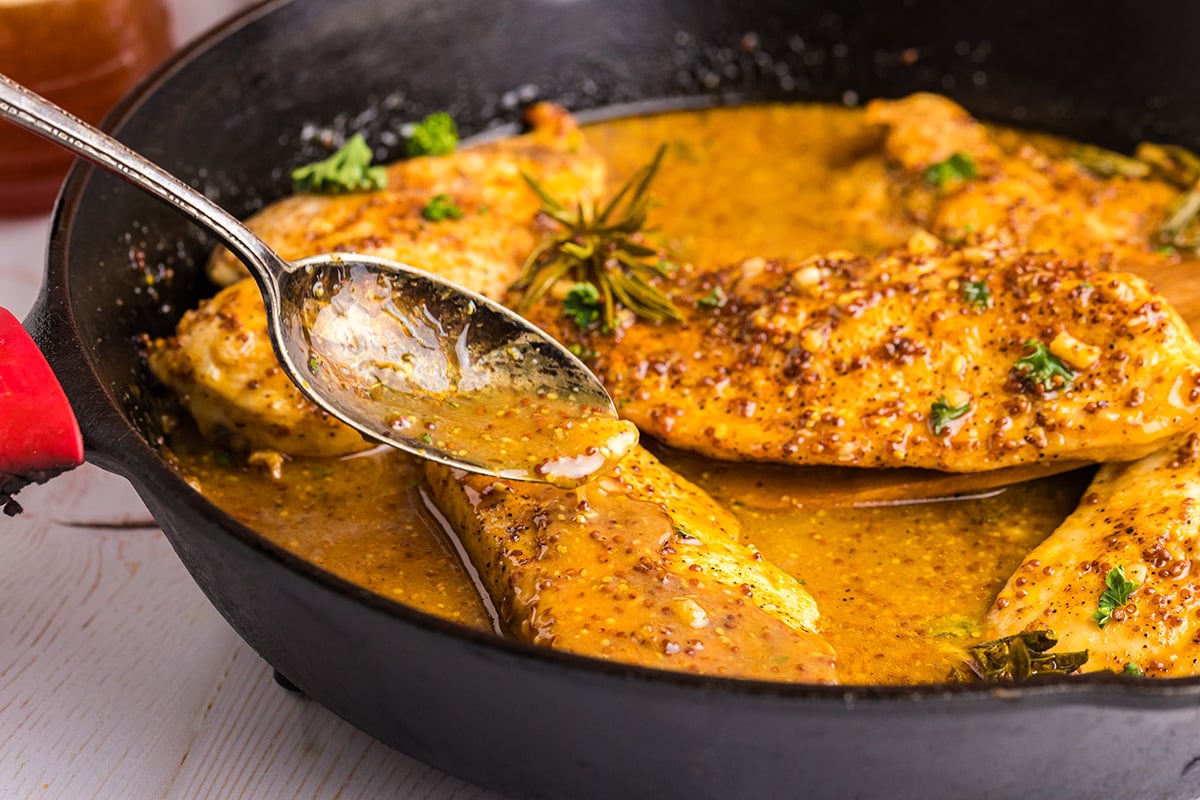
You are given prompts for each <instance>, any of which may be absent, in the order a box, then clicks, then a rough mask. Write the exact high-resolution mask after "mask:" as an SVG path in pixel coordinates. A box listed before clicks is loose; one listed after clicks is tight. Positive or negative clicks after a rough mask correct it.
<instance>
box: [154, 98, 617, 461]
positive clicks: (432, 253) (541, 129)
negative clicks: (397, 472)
mask: <svg viewBox="0 0 1200 800" xmlns="http://www.w3.org/2000/svg"><path fill="white" fill-rule="evenodd" d="M529 117H530V121H531V122H532V123H533V125H534V129H533V131H532V132H531V133H529V134H527V135H525V136H519V137H515V138H512V139H505V140H502V141H498V142H494V143H489V144H483V145H480V146H478V147H474V148H469V149H465V150H462V151H459V152H456V153H453V154H451V155H448V156H436V157H434V156H431V157H424V158H416V159H411V160H408V161H402V162H399V163H397V164H394V165H392V166H390V167H388V168H387V169H388V189H387V190H386V191H379V192H369V193H359V194H351V195H339V196H335V197H324V196H315V195H297V196H295V197H289V198H287V199H285V200H282V201H280V202H279V203H276V204H274V205H272V206H270V207H268V208H267V209H265V210H264V211H262V212H261V213H260V214H259V215H258V216H256V217H254V218H253V219H252V220H250V222H249V225H250V227H251V228H253V229H255V230H256V231H257V232H258V233H260V234H261V235H262V236H264V237H265V238H266V239H267V241H268V242H269V243H270V244H271V245H272V246H274V247H275V248H276V249H277V250H278V251H279V252H280V253H281V254H282V255H283V256H284V257H285V258H293V257H301V256H305V255H312V254H314V253H319V252H328V251H334V250H342V251H357V252H362V253H370V254H374V255H380V256H384V257H387V258H393V259H397V260H400V261H405V262H408V263H411V264H414V265H418V266H420V267H422V268H423V269H426V270H428V271H430V272H434V273H437V274H439V275H442V276H445V277H447V278H449V279H451V280H454V281H459V282H464V283H466V284H467V285H469V286H470V287H471V288H472V289H474V290H476V291H478V292H481V293H482V294H485V295H490V296H492V297H498V296H499V295H500V294H502V292H503V290H504V289H505V288H506V287H507V286H508V284H509V283H511V282H512V280H513V279H514V277H515V276H516V274H517V272H518V271H519V270H520V267H521V264H522V262H523V260H524V259H525V257H526V255H527V254H528V252H529V251H530V250H532V249H533V246H534V244H535V242H536V240H537V237H538V236H539V235H540V234H539V230H538V227H539V223H538V221H537V209H538V201H537V197H536V195H534V194H533V192H531V191H530V190H529V188H528V187H527V186H526V185H525V182H524V181H523V179H522V178H521V176H520V172H521V171H525V172H527V173H528V174H530V175H531V176H533V177H535V178H536V179H537V180H538V181H541V182H543V183H544V184H546V185H548V186H555V187H558V188H557V190H559V191H563V192H565V193H570V194H572V195H575V194H579V195H581V196H584V197H587V196H589V195H590V194H592V193H595V192H598V191H599V190H600V189H601V187H602V186H603V182H604V175H605V168H604V163H603V162H602V161H601V160H600V159H599V158H598V157H597V156H596V155H595V154H594V153H592V151H591V150H590V149H589V148H588V146H587V143H586V142H585V141H584V139H583V137H582V134H581V133H580V132H579V129H578V128H577V127H576V125H575V122H574V120H573V119H572V118H571V116H570V115H568V114H567V113H566V112H565V111H564V110H563V109H562V108H560V107H558V106H554V105H550V104H540V105H537V106H534V107H533V108H532V109H531V111H530V114H529ZM438 194H446V195H448V196H449V197H450V198H451V200H452V202H453V203H454V204H456V205H457V207H458V208H459V209H460V210H461V211H462V212H463V216H462V218H461V219H447V220H444V221H441V222H430V221H428V220H426V219H425V218H424V216H423V215H422V211H423V209H424V207H425V206H426V204H427V203H428V202H429V201H430V200H431V198H433V197H434V196H436V195H438ZM210 273H211V275H212V276H213V278H214V279H215V280H217V281H218V282H221V283H227V282H230V281H238V282H236V283H233V284H232V285H231V286H229V287H228V288H226V289H225V290H223V291H222V292H221V293H219V294H218V295H217V296H216V297H214V298H212V299H210V300H207V301H205V302H203V303H201V305H200V307H199V308H198V309H197V310H195V311H191V312H188V313H187V314H185V315H184V317H183V319H182V320H181V321H180V324H179V327H178V330H177V332H176V335H175V336H174V337H171V338H168V339H160V340H157V341H154V342H151V343H150V345H149V348H148V350H149V365H150V369H151V371H152V372H153V373H154V374H155V376H156V377H157V378H158V379H159V380H161V381H162V382H163V383H165V384H166V385H167V386H169V387H171V388H172V389H173V390H175V392H176V393H177V394H178V395H179V397H180V399H181V400H182V402H183V404H184V405H185V406H186V407H187V409H188V410H189V411H190V412H191V414H192V416H193V417H194V418H195V420H196V422H197V424H198V425H199V427H200V430H201V432H202V433H203V434H204V435H205V436H206V437H207V438H209V439H211V440H213V441H216V442H220V443H222V444H224V445H225V446H228V447H231V448H233V449H235V450H248V451H271V452H275V453H284V454H287V455H293V456H339V455H345V454H347V453H353V452H357V451H361V450H365V449H368V448H370V447H373V446H374V444H373V443H371V442H368V441H366V440H364V439H363V438H362V436H360V435H359V434H358V433H356V432H355V431H353V430H352V429H350V428H349V427H347V426H345V425H343V424H342V423H340V422H338V421H337V420H335V419H333V418H332V417H329V416H328V415H327V414H326V413H325V412H324V411H322V410H320V409H319V408H318V407H317V406H316V405H315V404H314V403H312V402H311V401H309V400H308V399H307V398H305V397H304V395H303V394H301V392H300V391H299V390H298V389H297V388H296V387H295V386H294V385H292V383H291V381H289V380H288V378H287V377H286V376H285V375H284V374H283V372H282V371H281V370H280V368H279V366H278V364H277V362H276V359H275V354H274V352H273V351H272V349H271V345H270V340H269V338H268V336H267V329H266V316H265V314H264V313H263V309H262V300H261V298H260V296H259V294H258V290H257V289H256V288H255V286H254V283H253V281H251V280H250V279H249V278H244V277H241V276H243V275H245V271H244V268H243V267H242V266H241V265H240V264H239V263H238V262H237V261H236V260H234V259H233V257H232V256H231V255H230V254H229V253H228V252H226V251H224V250H219V251H218V252H217V253H216V254H215V255H214V257H213V260H212V263H211V264H210Z"/></svg>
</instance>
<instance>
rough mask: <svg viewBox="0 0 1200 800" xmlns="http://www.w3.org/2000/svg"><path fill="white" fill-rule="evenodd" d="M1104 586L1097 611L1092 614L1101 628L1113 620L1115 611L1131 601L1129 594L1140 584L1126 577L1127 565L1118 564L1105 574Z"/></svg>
mask: <svg viewBox="0 0 1200 800" xmlns="http://www.w3.org/2000/svg"><path fill="white" fill-rule="evenodd" d="M1104 587H1105V588H1104V592H1103V593H1101V595H1100V603H1099V605H1098V607H1097V610H1096V613H1095V614H1092V619H1094V620H1096V624H1097V625H1099V626H1100V627H1101V628H1103V627H1104V626H1105V625H1107V624H1108V623H1109V622H1110V621H1111V620H1112V615H1113V612H1114V611H1116V610H1117V609H1118V608H1120V607H1121V606H1123V605H1125V604H1126V603H1128V602H1129V595H1130V594H1131V593H1132V592H1133V590H1134V589H1136V588H1137V587H1138V585H1137V584H1136V583H1134V582H1133V581H1131V580H1129V579H1128V578H1126V577H1125V567H1123V566H1121V565H1120V564H1118V565H1117V566H1115V567H1113V568H1112V569H1110V570H1109V571H1108V574H1107V575H1105V576H1104Z"/></svg>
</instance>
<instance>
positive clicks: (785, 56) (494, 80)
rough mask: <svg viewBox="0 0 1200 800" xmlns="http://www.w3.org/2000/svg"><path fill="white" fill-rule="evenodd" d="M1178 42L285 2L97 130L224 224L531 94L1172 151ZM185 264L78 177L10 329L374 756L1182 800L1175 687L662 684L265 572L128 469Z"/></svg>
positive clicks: (735, 9)
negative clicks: (901, 123) (349, 138)
mask: <svg viewBox="0 0 1200 800" xmlns="http://www.w3.org/2000/svg"><path fill="white" fill-rule="evenodd" d="M1197 42H1200V6H1198V5H1195V4H1191V3H1187V2H1172V3H1155V4H1150V3H1141V4H1134V3H1116V2H1093V3H1088V4H1084V3H1074V2H1060V3H1044V2H1026V1H1025V0H1021V1H1020V2H1008V3H1003V4H992V3H989V4H986V7H985V4H981V3H970V2H921V1H920V0H909V1H908V2H904V3H900V2H869V1H868V0H861V2H856V3H844V4H829V3H826V4H822V3H816V2H781V1H779V0H758V1H756V2H749V1H748V0H739V1H738V2H733V1H732V0H730V1H729V2H718V0H703V1H702V0H453V1H451V0H440V1H437V0H431V1H429V2H402V1H400V0H392V1H391V2H389V1H388V0H343V2H336V3H333V2H322V1H321V0H295V1H294V2H291V3H281V2H270V3H267V4H266V5H263V6H259V7H257V8H256V9H254V10H252V11H251V12H249V13H247V14H245V15H243V16H242V17H240V18H239V19H237V20H235V21H233V22H231V23H229V24H228V25H226V26H225V27H224V28H223V29H222V30H221V31H220V32H219V33H218V34H216V35H213V36H210V37H208V38H207V39H205V40H204V41H202V42H201V43H199V44H198V45H197V46H194V47H192V48H190V49H189V50H187V51H186V52H184V53H182V54H180V55H179V56H177V57H176V58H175V59H174V60H173V61H172V62H171V63H170V64H169V65H168V66H167V67H166V68H164V69H163V70H160V71H159V72H158V73H157V75H156V76H155V77H154V78H153V79H151V80H150V81H149V82H148V83H147V84H145V85H144V86H142V87H141V89H140V90H139V91H138V92H136V93H135V95H134V96H133V97H131V98H129V99H128V100H127V101H126V102H125V103H124V105H123V106H122V108H121V109H119V110H118V111H117V112H116V113H115V114H114V115H113V116H112V118H111V119H110V126H109V127H110V129H112V130H115V131H116V132H117V134H118V135H119V137H120V138H122V139H123V140H124V141H125V142H127V143H128V144H130V145H131V146H133V147H134V148H136V149H139V150H141V151H143V152H145V153H146V154H147V155H149V156H150V157H152V158H154V159H155V160H157V161H158V162H159V163H161V164H163V165H164V166H166V167H167V168H168V169H171V170H173V171H174V172H175V173H176V174H179V175H182V176H184V177H185V178H189V179H191V180H192V181H193V182H194V183H196V184H197V185H200V186H202V187H203V188H204V189H206V190H207V191H209V192H210V193H211V194H212V195H213V196H214V197H216V198H217V199H219V200H220V202H222V203H224V204H225V205H226V206H227V207H228V208H230V209H231V210H233V211H234V212H238V213H242V214H248V213H250V212H252V211H253V210H255V209H256V208H258V207H259V206H260V205H261V204H262V203H264V202H267V201H269V200H272V199H274V198H277V197H279V196H281V195H283V194H285V193H286V192H287V190H288V189H287V180H286V176H287V170H288V168H289V167H291V166H294V165H296V164H299V163H302V162H304V161H306V160H310V159H311V158H312V157H313V156H314V155H317V154H318V153H319V152H321V150H320V148H319V147H318V146H317V145H315V144H312V143H310V142H308V141H307V140H306V139H305V138H304V136H303V135H302V133H303V132H304V131H305V130H306V126H313V125H315V126H318V127H320V126H329V127H333V128H337V129H343V130H350V129H357V130H363V131H365V132H366V133H367V135H368V138H369V139H370V140H371V141H373V142H383V143H388V142H391V143H392V144H391V145H389V146H390V148H391V149H390V153H389V154H390V155H392V156H398V155H399V151H398V149H397V147H396V146H395V143H396V142H398V138H397V137H396V135H395V134H396V132H397V130H398V128H399V126H400V125H401V124H402V123H403V122H405V121H409V120H413V119H416V118H419V117H420V116H421V115H423V114H425V113H428V112H430V111H433V110H436V109H448V110H449V111H450V112H452V113H453V114H454V116H455V117H456V118H457V119H458V120H459V122H460V124H461V126H462V127H463V128H464V130H465V131H467V132H469V133H480V132H484V131H485V130H487V129H489V128H491V127H493V126H498V125H504V124H508V123H511V122H512V121H514V120H515V119H517V117H518V115H519V106H520V105H521V104H522V103H523V102H527V101H529V100H532V99H534V98H550V99H556V100H558V101H560V102H562V103H564V104H566V105H567V106H568V107H570V108H572V109H575V110H580V111H586V110H591V109H604V108H612V107H614V106H626V107H631V108H634V109H636V110H639V111H646V110H652V109H662V108H668V107H676V106H680V105H684V106H686V105H693V106H694V105H702V104H715V103H734V102H742V101H746V100H823V101H834V102H845V103H857V102H862V101H864V100H866V99H868V98H871V97H876V96H896V95H902V94H905V93H907V92H912V91H916V90H932V91H939V92H943V93H946V94H948V95H950V96H951V97H954V98H955V99H957V100H959V101H960V102H962V103H964V104H965V105H967V106H968V107H969V108H970V109H971V110H972V111H974V112H975V113H977V114H980V115H982V116H985V117H988V118H991V119H995V120H1000V121H1005V122H1012V123H1016V124H1019V125H1026V126H1030V127H1033V128H1037V129H1041V130H1047V131H1053V132H1058V133H1065V134H1068V135H1070V136H1074V137H1077V138H1081V139H1086V140H1090V141H1095V142H1099V143H1102V144H1106V145H1110V146H1115V147H1129V146H1131V145H1132V144H1133V143H1134V142H1136V141H1138V140H1141V139H1157V140H1164V141H1171V142H1177V143H1180V144H1184V145H1187V146H1190V147H1192V148H1196V149H1200V79H1197V77H1196V75H1197V72H1196V67H1195V56H1196V49H1197V48H1196V45H1197ZM630 104H632V106H630ZM310 130H311V127H310ZM210 246H211V243H210V242H208V241H207V240H206V239H205V238H204V237H203V236H202V235H201V234H200V233H199V232H198V231H197V230H196V229H194V228H192V227H190V226H189V225H188V224H187V223H185V222H183V221H182V220H181V218H180V217H179V216H177V215H176V214H174V213H173V212H171V211H169V210H168V209H166V208H164V207H161V206H159V205H157V204H156V203H155V202H154V201H153V200H150V199H148V198H146V197H145V196H144V195H142V194H141V193H140V192H137V191H135V190H133V189H131V188H128V187H126V186H124V185H122V184H121V183H120V182H119V181H117V180H116V179H114V178H111V177H109V176H108V175H105V174H99V173H97V172H95V171H93V170H91V169H88V168H85V167H77V168H76V169H75V170H74V171H73V172H72V174H71V176H70V179H69V180H68V183H67V186H66V189H65V191H64V194H63V196H62V198H61V200H60V202H59V206H58V210H57V214H56V219H55V223H54V234H53V240H52V243H51V248H50V257H49V266H48V271H47V279H46V286H45V289H44V291H43V293H42V295H41V298H40V300H39V302H38V305H37V307H36V308H35V310H34V311H33V312H32V314H31V316H30V318H29V320H28V322H27V324H28V326H29V327H30V328H31V330H32V332H33V333H34V335H35V337H36V338H37V340H38V341H39V343H40V345H41V346H42V348H43V349H44V350H45V352H46V353H47V355H48V357H49V359H50V361H51V363H52V365H53V367H54V368H55V370H56V371H57V373H58V375H59V377H60V378H61V379H62V382H63V384H64V385H65V386H66V388H67V391H68V394H69V396H70V399H71V401H72V404H73V406H74V409H75V411H76V413H77V415H78V417H79V419H80V421H81V424H82V427H83V430H84V434H85V440H86V443H87V449H88V458H89V459H90V460H91V461H93V462H94V463H96V464H99V465H101V466H102V467H105V468H107V469H110V470H113V471H115V472H118V473H120V474H122V475H124V476H126V477H128V478H129V480H130V481H131V482H132V483H133V484H134V486H136V487H137V489H138V491H139V492H140V493H141V495H142V497H143V498H144V499H145V502H146V504H147V505H148V506H149V507H150V509H151V511H152V512H153V513H154V515H155V517H156V519H157V520H158V521H159V523H160V524H161V525H162V528H163V530H164V531H165V532H166V534H167V536H168V537H169V538H170V540H171V542H172V544H173V545H174V547H175V549H176V550H177V551H178V553H179V555H180V557H181V558H182V559H183V561H184V562H185V564H186V565H187V567H188V569H189V570H190V571H191V572H192V574H193V575H194V576H195V579H196V581H197V582H198V583H199V584H200V586H201V587H202V588H203V589H204V591H205V592H206V594H207V595H208V597H209V598H210V599H211V600H212V602H213V603H214V604H215V605H216V607H217V608H218V609H219V610H220V611H221V613H222V614H224V615H225V617H226V618H227V619H228V620H229V621H230V623H231V624H232V625H233V626H234V627H235V628H236V629H237V630H238V632H239V633H240V634H241V635H242V636H243V637H244V638H245V639H246V641H248V642H249V643H250V644H251V645H252V646H253V647H254V648H255V649H256V650H257V651H258V652H259V653H261V654H262V656H263V658H265V659H266V660H267V661H268V662H269V663H270V664H271V665H272V666H274V667H275V668H276V669H277V670H278V671H279V672H280V673H281V674H282V675H284V676H286V678H287V679H288V680H290V681H291V682H292V683H294V684H295V685H296V686H298V687H299V688H300V689H302V690H303V691H304V692H306V693H307V694H308V695H310V696H311V697H313V698H315V699H316V700H317V701H319V702H320V703H322V704H324V705H325V706H327V707H329V708H330V709H332V710H333V711H334V712H336V713H337V714H339V715H341V716H343V717H345V718H346V719H347V720H349V721H351V722H353V723H354V724H355V725H358V726H359V727H361V728H362V729H364V730H366V731H368V732H369V733H371V734H372V735H374V736H376V737H378V738H380V739H382V740H383V741H385V742H387V743H389V744H391V745H394V746H395V747H397V748H399V749H401V750H403V751H405V752H407V753H409V754H410V755H413V756H415V757H416V758H419V759H421V760H423V761H426V762H428V763H430V764H433V765H435V766H437V767H440V768H442V769H444V770H446V771H448V772H451V773H454V774H455V775H459V776H461V777H463V778H466V779H467V780H470V781H474V782H476V783H479V784H482V785H486V786H490V787H495V788H498V789H500V790H502V791H507V792H510V793H512V794H515V795H520V796H541V797H598V798H599V797H604V798H611V797H640V796H657V797H689V798H690V797H716V798H734V797H747V798H765V797H784V796H804V797H813V798H822V797H828V798H849V797H874V796H879V797H888V798H908V797H912V798H933V797H946V798H983V797H1043V796H1045V797H1056V798H1068V797H1078V798H1099V797H1108V798H1126V797H1134V796H1137V797H1145V798H1194V797H1196V796H1197V795H1198V794H1200V679H1187V680H1173V681H1161V682H1140V681H1126V680H1119V679H1117V678H1115V677H1103V676H1099V677H1095V676H1094V677H1089V678H1084V679H1070V680H1057V681H1053V682H1048V683H1040V684H1036V685H1026V686H1020V687H1013V686H1007V687H1001V688H996V687H983V686H969V687H961V686H960V687H921V688H901V687H883V688H872V687H853V688H827V687H808V686H793V685H775V684H767V683H753V682H734V681H729V680H718V679H712V678H699V677H693V676H685V675H675V674H667V673H659V672H654V671H648V670H644V669H637V668H630V667H624V666H621V665H618V664H608V663H601V662H596V661H590V660H586V659H582V658H576V657H572V656H570V655H565V654H561V653H555V652H549V651H546V650H540V649H534V648H532V647H527V646H523V645H521V644H517V643H514V642H511V641H502V640H500V639H498V638H496V637H493V636H489V635H485V634H482V633H477V632H474V631H470V630H465V629H462V628H459V627H456V626H455V625H452V624H450V623H447V622H443V621H441V620H437V619H432V618H430V617H427V616H425V615H422V614H419V613H417V612H414V611H411V610H409V609H407V608H405V607H404V606H402V605H399V604H396V603H393V602H390V601H388V600H385V599H383V598H380V597H376V596H373V595H369V594H367V593H366V592H363V591H361V590H359V589H357V588H355V587H353V586H351V585H349V584H347V583H346V582H344V581H341V580H338V579H337V578H334V577H332V576H330V575H328V574H326V573H324V572H322V571H321V570H319V569H317V568H316V567H313V566H311V565H309V564H306V563H304V562H301V561H300V560H299V559H297V558H294V557H292V556H290V555H288V554H287V553H285V552H283V551H281V550H280V549H279V548H277V547H275V546H273V545H271V544H269V543H268V542H266V541H264V540H263V539H261V538H260V537H259V536H258V535H256V534H255V533H254V532H253V531H251V530H249V529H247V528H246V527H244V526H242V525H240V524H238V523H237V522H235V521H234V520H232V519H231V518H230V517H229V516H227V515H226V514H224V513H222V512H221V511H220V510H219V509H217V508H215V507H214V506H212V505H211V504H209V503H208V502H207V501H206V500H204V498H202V497H201V496H200V495H198V494H197V493H196V492H194V491H193V490H192V489H191V488H189V486H188V485H187V484H186V483H185V482H184V481H183V480H182V479H181V478H180V476H179V475H178V474H176V473H175V472H174V471H173V470H172V469H171V468H170V466H168V464H167V462H166V461H164V460H163V458H161V457H160V456H159V454H158V452H157V451H156V444H157V442H158V441H159V438H160V432H159V430H158V428H157V423H156V422H155V419H156V413H155V411H156V408H155V401H154V399H153V392H152V391H150V390H149V389H148V387H147V379H146V371H145V369H144V368H143V366H142V362H141V359H140V357H139V347H138V344H137V339H138V336H139V335H140V334H142V333H145V332H148V333H150V334H152V335H159V334H165V333H167V332H168V331H170V330H171V329H172V327H173V325H174V323H175V320H176V319H177V318H178V316H179V315H180V313H181V312H182V311H183V310H184V309H186V308H189V307H191V306H193V305H194V304H195V303H196V301H197V300H198V298H200V297H202V296H204V295H206V294H209V293H211V291H212V287H211V286H209V285H208V284H207V283H206V281H205V278H204V276H203V271H202V268H201V267H202V264H203V261H204V258H205V253H206V251H207V249H208V248H209V247H210ZM138 250H140V251H143V252H144V253H145V256H146V257H145V263H146V264H147V265H149V266H148V267H147V269H149V270H150V271H151V272H152V273H153V276H154V278H155V280H154V282H153V285H147V281H146V274H145V271H144V270H143V269H141V268H139V266H138V258H136V257H135V255H134V252H135V251H138Z"/></svg>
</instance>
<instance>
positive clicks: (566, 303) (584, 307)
mask: <svg viewBox="0 0 1200 800" xmlns="http://www.w3.org/2000/svg"><path fill="white" fill-rule="evenodd" d="M563 316H564V317H566V318H567V319H570V320H574V321H575V324H576V325H578V326H579V327H580V328H586V327H588V326H589V325H591V324H592V323H593V322H595V321H596V320H598V319H600V292H599V290H597V289H596V287H595V286H593V285H592V284H590V283H586V282H584V283H577V284H575V285H574V286H572V287H571V290H570V291H569V292H567V296H566V299H564V300H563Z"/></svg>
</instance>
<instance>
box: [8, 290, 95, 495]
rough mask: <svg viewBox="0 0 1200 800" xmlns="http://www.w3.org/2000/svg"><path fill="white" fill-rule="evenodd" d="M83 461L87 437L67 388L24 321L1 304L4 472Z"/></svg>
mask: <svg viewBox="0 0 1200 800" xmlns="http://www.w3.org/2000/svg"><path fill="white" fill-rule="evenodd" d="M81 463H83V436H82V435H81V434H80V433H79V424H78V423H77V422H76V421H75V414H74V413H73V412H72V411H71V404H70V403H69V402H68V401H67V396H66V395H65V394H63V390H62V386H61V385H60V384H59V382H58V379H57V378H55V377H54V373H53V372H52V371H51V370H50V365H49V364H47V363H46V359H45V358H43V357H42V353H41V351H40V350H38V348H37V345H36V344H34V343H33V340H32V339H30V338H29V334H28V333H26V332H25V329H24V328H22V327H21V323H20V322H18V321H17V319H16V318H15V317H14V316H13V315H12V314H10V313H9V312H8V311H6V310H4V309H3V308H0V473H7V474H9V475H18V476H19V475H25V474H29V473H35V472H41V471H46V470H64V469H70V468H71V467H75V466H78V465H79V464H81Z"/></svg>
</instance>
